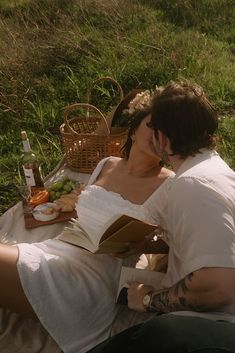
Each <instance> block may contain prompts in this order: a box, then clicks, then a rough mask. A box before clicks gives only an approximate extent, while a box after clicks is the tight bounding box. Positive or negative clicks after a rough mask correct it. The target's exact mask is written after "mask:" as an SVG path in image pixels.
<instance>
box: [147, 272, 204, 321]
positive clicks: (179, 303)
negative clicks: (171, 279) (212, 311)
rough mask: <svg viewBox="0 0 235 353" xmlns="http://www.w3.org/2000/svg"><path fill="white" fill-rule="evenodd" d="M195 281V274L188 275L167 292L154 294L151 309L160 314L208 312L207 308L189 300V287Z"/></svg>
mask: <svg viewBox="0 0 235 353" xmlns="http://www.w3.org/2000/svg"><path fill="white" fill-rule="evenodd" d="M192 280H193V272H192V273H190V274H188V275H187V276H186V277H185V278H183V279H182V280H180V281H179V282H178V283H176V284H175V285H174V286H173V287H171V288H170V289H168V290H166V291H162V292H160V293H159V291H158V292H156V293H154V292H153V295H152V300H151V304H150V308H151V310H152V311H156V312H158V313H159V314H162V313H169V312H172V311H179V310H192V311H207V309H206V307H205V306H203V305H201V304H199V303H196V301H195V300H194V301H193V302H192V300H191V301H190V300H189V299H188V298H187V295H188V292H189V288H188V285H189V284H190V282H192Z"/></svg>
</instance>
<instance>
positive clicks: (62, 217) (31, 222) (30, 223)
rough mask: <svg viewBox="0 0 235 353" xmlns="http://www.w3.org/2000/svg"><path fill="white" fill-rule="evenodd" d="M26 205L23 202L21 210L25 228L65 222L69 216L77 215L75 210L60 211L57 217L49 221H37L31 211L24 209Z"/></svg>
mask: <svg viewBox="0 0 235 353" xmlns="http://www.w3.org/2000/svg"><path fill="white" fill-rule="evenodd" d="M26 207H27V205H25V203H24V202H23V212H24V221H25V228H26V229H31V228H36V227H41V226H46V225H48V224H55V223H59V222H65V221H69V220H70V219H71V218H76V217H77V212H76V210H73V211H72V212H60V214H59V215H58V217H56V218H55V219H52V220H51V221H38V220H36V219H35V218H34V217H33V215H32V213H29V212H26V211H25V208H26Z"/></svg>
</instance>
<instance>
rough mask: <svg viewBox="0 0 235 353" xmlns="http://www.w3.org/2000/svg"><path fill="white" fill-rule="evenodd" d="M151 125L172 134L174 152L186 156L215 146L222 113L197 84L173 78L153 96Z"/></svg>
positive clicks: (168, 135) (170, 138)
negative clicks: (219, 113)
mask: <svg viewBox="0 0 235 353" xmlns="http://www.w3.org/2000/svg"><path fill="white" fill-rule="evenodd" d="M150 125H151V126H152V127H153V129H154V130H155V131H157V130H160V131H162V132H163V133H164V134H165V135H166V136H167V137H168V138H169V140H170V143H171V149H172V152H173V154H172V155H176V154H178V155H180V156H181V158H182V159H184V158H186V157H188V156H190V155H191V156H193V155H195V154H196V153H198V152H199V150H200V149H201V148H209V149H212V148H214V147H215V141H216V139H215V135H214V134H215V132H216V130H217V128H218V116H217V113H216V112H215V110H214V109H213V107H212V105H211V104H210V102H209V100H208V99H207V98H206V96H205V94H204V92H203V90H202V88H201V87H200V86H198V85H196V84H192V83H189V82H179V83H177V82H171V83H170V84H168V85H167V86H165V87H164V88H162V89H159V91H158V92H157V93H156V94H155V96H154V98H153V100H152V111H151V122H150Z"/></svg>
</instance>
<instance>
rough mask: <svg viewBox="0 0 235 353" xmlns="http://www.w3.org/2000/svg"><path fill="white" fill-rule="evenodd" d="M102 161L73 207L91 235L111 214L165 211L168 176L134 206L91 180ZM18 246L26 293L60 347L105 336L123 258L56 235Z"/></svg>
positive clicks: (80, 346) (70, 348) (83, 346)
mask: <svg viewBox="0 0 235 353" xmlns="http://www.w3.org/2000/svg"><path fill="white" fill-rule="evenodd" d="M106 160H107V158H106V159H104V160H102V161H101V162H100V163H99V164H98V166H97V168H96V170H95V171H94V173H93V174H92V176H91V179H90V182H89V185H88V186H87V187H86V188H85V190H84V191H83V192H82V193H81V195H80V196H79V201H78V204H77V212H78V216H79V222H80V223H81V224H82V226H83V227H84V228H85V229H86V230H87V231H89V232H94V235H95V232H96V230H97V229H99V227H100V226H101V225H103V223H104V222H106V221H107V220H108V219H109V218H110V217H111V216H113V215H114V214H127V215H130V216H133V217H136V218H138V219H143V220H145V221H148V222H153V221H154V220H155V221H156V220H157V219H156V218H154V219H153V217H152V213H154V212H153V210H152V208H159V209H161V211H160V213H164V208H165V206H166V202H163V201H164V198H163V195H165V198H166V193H167V192H168V189H169V187H168V185H169V184H170V181H171V179H172V178H168V179H167V180H166V181H165V182H164V183H162V185H161V186H160V187H159V188H158V189H157V190H156V191H155V192H154V193H153V194H152V195H151V196H150V197H149V198H148V200H146V201H145V202H144V204H143V205H135V204H133V203H131V202H129V201H127V200H125V199H123V198H122V197H121V196H120V195H119V194H117V193H114V192H109V191H106V190H105V189H104V188H102V187H99V186H96V185H92V183H93V182H94V181H95V180H96V178H97V176H98V175H99V173H100V171H101V169H102V167H103V165H104V163H105V162H106ZM159 193H160V195H161V198H159V202H158V201H157V200H158V194H159ZM150 210H151V212H150ZM17 246H18V248H19V259H18V264H17V266H18V271H19V275H20V279H21V283H22V286H23V289H24V291H25V294H26V296H27V298H28V300H29V302H30V303H31V305H32V307H33V308H34V310H35V312H36V314H37V316H38V317H39V319H40V321H41V323H42V325H43V326H44V327H45V328H46V330H47V331H48V332H49V333H50V335H51V336H52V337H53V338H54V340H55V341H56V342H57V343H58V345H59V346H60V347H61V349H62V350H63V351H64V352H65V353H79V352H80V353H83V352H86V351H87V350H88V349H90V348H92V347H93V346H95V345H96V344H98V343H99V342H101V341H103V340H104V339H106V338H107V337H108V336H109V334H110V330H111V325H112V322H113V320H114V319H115V315H116V313H117V306H116V305H115V297H116V291H117V286H118V279H119V274H120V269H121V265H122V261H121V260H120V259H116V258H114V257H112V256H109V255H97V254H96V255H94V254H91V253H89V252H88V251H86V250H83V249H81V248H79V247H76V246H73V245H70V244H67V243H65V242H62V241H59V240H56V239H49V240H47V241H44V242H41V243H33V244H26V243H23V244H17Z"/></svg>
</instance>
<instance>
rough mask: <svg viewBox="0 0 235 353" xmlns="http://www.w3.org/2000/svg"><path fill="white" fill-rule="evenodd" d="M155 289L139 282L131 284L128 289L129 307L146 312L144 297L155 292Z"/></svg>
mask: <svg viewBox="0 0 235 353" xmlns="http://www.w3.org/2000/svg"><path fill="white" fill-rule="evenodd" d="M153 290H154V287H152V286H147V285H145V284H141V283H138V282H132V283H130V284H129V289H128V307H129V308H130V309H132V310H135V311H141V312H145V311H146V310H145V308H144V305H143V299H144V296H145V295H146V294H147V293H149V292H151V291H153Z"/></svg>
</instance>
